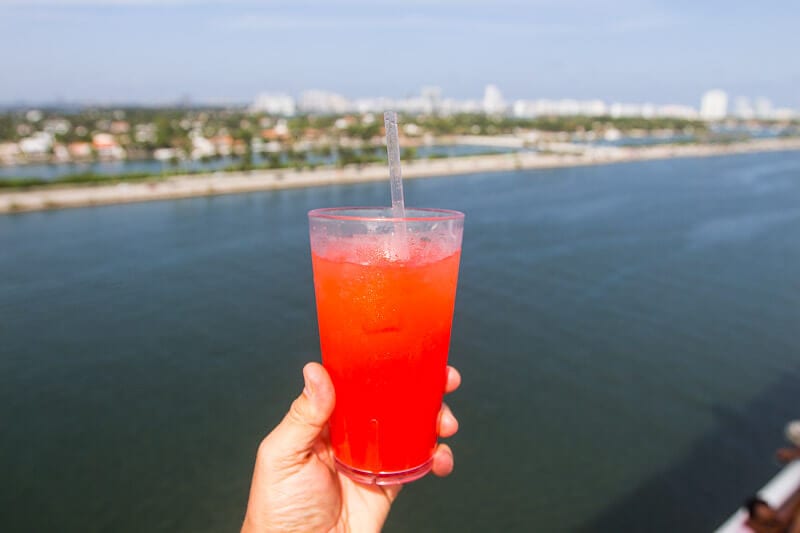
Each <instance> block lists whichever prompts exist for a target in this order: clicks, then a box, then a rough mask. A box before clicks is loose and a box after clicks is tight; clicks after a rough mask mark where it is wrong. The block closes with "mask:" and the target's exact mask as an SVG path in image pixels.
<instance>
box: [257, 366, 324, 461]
mask: <svg viewBox="0 0 800 533" xmlns="http://www.w3.org/2000/svg"><path fill="white" fill-rule="evenodd" d="M303 378H304V380H305V388H304V389H303V393H302V394H301V395H300V396H298V397H297V399H296V400H295V401H294V402H293V403H292V406H291V408H290V409H289V412H288V413H287V414H286V416H285V417H284V418H283V420H282V421H281V423H280V424H278V426H277V427H276V428H275V429H274V430H273V431H272V434H271V435H270V436H269V437H268V439H269V440H271V441H272V442H271V444H272V446H271V448H272V454H274V455H273V457H274V458H282V459H292V458H293V457H296V456H302V455H305V454H307V453H308V452H310V451H311V449H312V448H313V446H314V443H315V442H316V440H317V438H319V436H320V434H321V433H322V430H323V429H324V428H325V424H326V423H327V422H328V419H329V418H330V417H331V413H332V412H333V405H334V403H335V401H336V397H335V393H334V390H333V383H332V382H331V378H330V376H328V372H327V371H326V370H325V368H324V367H323V366H322V365H320V364H319V363H308V364H307V365H306V366H305V367H304V368H303Z"/></svg>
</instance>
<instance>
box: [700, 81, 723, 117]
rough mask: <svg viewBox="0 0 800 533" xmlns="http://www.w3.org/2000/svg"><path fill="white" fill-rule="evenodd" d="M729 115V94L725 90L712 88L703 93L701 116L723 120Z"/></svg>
mask: <svg viewBox="0 0 800 533" xmlns="http://www.w3.org/2000/svg"><path fill="white" fill-rule="evenodd" d="M727 115H728V95H727V94H726V93H725V91H721V90H719V89H712V90H710V91H706V92H705V93H704V94H703V99H702V101H701V103H700V118H702V119H703V120H722V119H723V118H725V117H726V116H727Z"/></svg>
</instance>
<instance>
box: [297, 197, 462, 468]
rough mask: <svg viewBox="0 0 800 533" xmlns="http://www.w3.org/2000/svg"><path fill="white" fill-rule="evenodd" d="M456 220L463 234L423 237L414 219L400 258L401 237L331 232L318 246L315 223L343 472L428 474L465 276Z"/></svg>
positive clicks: (325, 353) (317, 279) (319, 294)
mask: <svg viewBox="0 0 800 533" xmlns="http://www.w3.org/2000/svg"><path fill="white" fill-rule="evenodd" d="M322 211H323V212H325V211H330V210H322ZM313 213H314V212H312V217H313ZM425 213H427V212H425ZM435 213H437V214H438V217H443V216H444V215H441V214H440V213H442V212H435ZM445 213H446V214H448V216H452V215H450V213H451V212H445ZM458 215H459V217H460V218H457V220H456V222H457V224H456V225H457V226H458V227H457V228H456V231H455V233H457V235H455V234H454V232H452V231H449V230H452V229H453V228H445V231H441V230H442V228H441V227H438V230H439V231H433V232H431V231H428V232H425V231H422V230H421V229H420V228H416V227H415V225H414V221H413V219H408V221H407V222H406V224H405V225H404V228H403V230H404V231H408V235H407V237H408V240H407V241H403V242H405V243H406V244H405V245H404V246H403V248H402V250H400V253H399V256H398V254H397V253H395V252H397V251H398V249H397V246H399V245H398V243H397V239H396V237H395V235H394V234H389V235H387V234H377V235H376V234H374V233H373V234H355V235H353V234H348V235H346V236H345V237H341V236H339V237H335V238H331V235H330V231H326V232H324V233H325V239H324V240H325V243H324V244H323V243H321V242H319V241H318V243H319V244H318V245H316V246H315V236H314V222H313V218H312V261H313V267H314V287H315V290H316V298H317V316H318V320H319V331H320V344H321V347H322V360H323V364H324V365H325V368H326V369H327V370H328V372H329V373H330V375H331V379H332V380H333V384H334V388H335V389H336V408H335V409H334V412H333V416H332V418H331V421H330V433H331V442H332V444H333V449H334V454H335V456H336V459H337V462H338V463H339V467H340V469H342V470H343V471H345V473H347V474H348V475H350V476H351V477H353V478H355V479H357V480H359V481H368V482H372V481H375V482H377V483H392V482H404V481H410V480H412V479H416V478H418V477H421V476H423V475H424V474H425V473H427V472H428V470H430V466H431V457H432V454H433V449H434V447H435V445H436V436H437V435H436V423H437V416H438V413H439V409H440V407H441V404H442V396H443V394H444V387H445V381H446V372H447V370H446V367H447V352H448V349H449V344H450V328H451V324H452V316H453V305H454V303H455V295H456V281H457V278H458V264H459V258H460V244H461V223H462V221H463V215H460V214H458ZM347 222H353V221H346V223H347ZM389 223H391V224H397V221H396V220H395V221H394V222H389ZM439 224H440V225H441V224H442V222H441V221H440V222H439ZM445 225H446V224H445ZM425 226H426V227H427V226H430V222H429V221H425ZM415 230H416V231H415ZM348 233H349V232H348Z"/></svg>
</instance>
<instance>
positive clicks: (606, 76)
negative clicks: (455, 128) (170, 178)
mask: <svg viewBox="0 0 800 533" xmlns="http://www.w3.org/2000/svg"><path fill="white" fill-rule="evenodd" d="M798 28H800V2H797V1H796V0H792V1H769V0H767V1H760V2H752V1H741V0H729V1H727V2H723V1H719V0H703V1H698V0H661V1H634V0H614V1H597V0H527V1H523V0H486V1H469V0H466V1H456V0H386V1H381V0H294V1H276V0H259V1H252V0H229V1H226V2H222V1H218V2H210V1H206V0H105V1H103V0H0V50H2V53H1V54H0V104H14V103H22V102H28V103H36V102H38V103H46V102H76V103H80V102H92V103H113V102H138V103H155V104H158V103H170V102H175V101H178V100H180V99H186V98H188V99H190V101H193V102H198V103H199V102H248V101H251V100H252V99H253V98H254V97H255V96H256V94H258V93H260V92H282V93H288V94H290V95H293V96H297V95H299V93H300V92H301V91H303V90H306V89H323V90H329V91H333V92H338V93H341V94H343V95H345V96H347V97H350V98H356V97H368V96H389V97H406V96H410V95H414V94H418V93H419V89H420V87H421V86H424V85H435V86H439V87H441V88H442V93H443V96H444V97H453V98H460V99H462V98H474V99H479V98H481V97H482V94H483V90H484V86H485V85H486V84H488V83H494V84H496V85H497V86H498V87H499V88H500V90H501V91H502V92H503V95H504V96H505V97H506V99H508V100H513V99H516V98H526V99H535V98H578V99H588V98H600V99H603V100H605V101H608V102H613V101H622V102H653V103H657V104H667V103H682V104H689V105H694V106H697V105H699V101H700V97H701V95H702V93H703V92H704V91H706V90H708V89H711V88H720V89H723V90H725V91H726V92H727V93H728V94H729V95H730V96H731V97H732V98H735V97H737V96H747V97H750V98H756V97H766V98H769V99H771V100H772V101H773V103H774V104H775V105H779V106H788V107H792V108H796V109H798V108H800V90H798V88H799V87H800V60H798V59H797V52H798V51H800V31H798Z"/></svg>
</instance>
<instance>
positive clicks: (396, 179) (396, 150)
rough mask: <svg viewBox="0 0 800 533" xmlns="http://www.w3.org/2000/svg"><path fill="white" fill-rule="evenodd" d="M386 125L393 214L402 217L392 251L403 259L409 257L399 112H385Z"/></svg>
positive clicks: (384, 121)
mask: <svg viewBox="0 0 800 533" xmlns="http://www.w3.org/2000/svg"><path fill="white" fill-rule="evenodd" d="M383 124H384V126H386V153H387V154H388V156H389V178H390V182H391V186H392V216H393V217H394V218H396V219H400V220H399V221H398V222H397V226H396V229H397V232H396V233H395V234H393V235H392V251H393V252H394V255H395V256H396V257H397V258H398V259H401V260H404V259H407V258H408V241H407V236H406V223H405V221H404V220H402V219H403V218H405V216H406V208H405V205H404V203H403V175H402V173H401V172H400V142H399V141H398V139H397V113H395V112H394V111H386V112H385V113H384V114H383Z"/></svg>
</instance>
